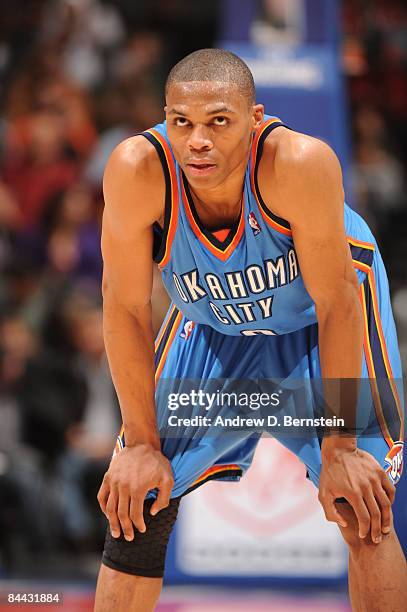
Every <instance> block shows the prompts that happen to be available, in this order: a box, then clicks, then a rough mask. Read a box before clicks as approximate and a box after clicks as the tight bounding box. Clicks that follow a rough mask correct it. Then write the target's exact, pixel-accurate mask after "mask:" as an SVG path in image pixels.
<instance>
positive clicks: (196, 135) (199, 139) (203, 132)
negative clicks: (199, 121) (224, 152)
mask: <svg viewBox="0 0 407 612" xmlns="http://www.w3.org/2000/svg"><path fill="white" fill-rule="evenodd" d="M188 147H189V149H190V151H198V152H201V151H210V150H211V149H213V142H212V140H211V138H210V131H209V129H208V128H207V127H206V126H204V125H196V126H195V127H194V128H193V129H192V132H191V135H190V137H189V139H188Z"/></svg>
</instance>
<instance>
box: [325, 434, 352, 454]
mask: <svg viewBox="0 0 407 612" xmlns="http://www.w3.org/2000/svg"><path fill="white" fill-rule="evenodd" d="M356 448H357V443H356V437H355V436H343V435H341V436H333V435H330V436H325V437H324V438H323V440H322V444H321V455H322V458H323V459H326V458H329V457H332V456H334V455H336V454H337V453H341V452H353V451H355V450H356Z"/></svg>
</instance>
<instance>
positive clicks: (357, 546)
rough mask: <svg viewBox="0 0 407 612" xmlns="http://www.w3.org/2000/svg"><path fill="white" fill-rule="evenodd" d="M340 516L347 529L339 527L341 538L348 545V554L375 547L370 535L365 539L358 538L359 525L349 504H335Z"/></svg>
mask: <svg viewBox="0 0 407 612" xmlns="http://www.w3.org/2000/svg"><path fill="white" fill-rule="evenodd" d="M335 505H336V507H337V509H338V511H339V512H340V514H341V515H342V516H343V517H344V518H345V520H346V522H347V527H339V529H340V530H341V533H342V537H343V539H344V540H345V542H346V544H347V545H348V548H349V551H350V552H356V551H359V550H361V549H363V548H366V547H367V546H377V544H375V543H374V542H373V541H372V538H371V536H370V533H368V534H367V536H366V537H365V538H361V537H360V536H359V523H358V520H357V518H356V515H355V513H354V512H353V509H352V507H351V506H350V505H349V504H335Z"/></svg>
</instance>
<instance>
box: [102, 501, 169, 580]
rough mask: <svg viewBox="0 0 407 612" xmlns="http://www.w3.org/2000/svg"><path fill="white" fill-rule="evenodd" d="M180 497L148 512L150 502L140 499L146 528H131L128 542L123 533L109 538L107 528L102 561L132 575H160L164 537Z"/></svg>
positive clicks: (163, 555) (162, 570)
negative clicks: (130, 537)
mask: <svg viewBox="0 0 407 612" xmlns="http://www.w3.org/2000/svg"><path fill="white" fill-rule="evenodd" d="M180 501H181V498H180V497H175V498H174V499H171V500H170V504H169V506H167V508H163V510H160V512H159V513H158V514H156V515H155V516H151V514H150V509H151V506H152V504H153V502H154V500H153V499H147V500H146V501H145V502H144V521H145V524H146V528H147V530H146V531H145V532H144V533H140V531H137V529H136V528H134V539H133V540H132V541H131V542H128V541H127V540H125V539H124V536H123V534H121V535H120V537H118V538H113V537H112V535H111V533H110V529H108V530H107V534H106V540H105V548H104V551H103V557H102V563H103V565H106V566H107V567H110V568H111V569H114V570H117V571H119V572H124V573H126V574H134V575H136V576H147V577H149V578H162V576H163V575H164V565H165V555H166V552H167V545H168V540H169V539H170V535H171V532H172V529H173V527H174V523H175V521H176V518H177V514H178V507H179V503H180Z"/></svg>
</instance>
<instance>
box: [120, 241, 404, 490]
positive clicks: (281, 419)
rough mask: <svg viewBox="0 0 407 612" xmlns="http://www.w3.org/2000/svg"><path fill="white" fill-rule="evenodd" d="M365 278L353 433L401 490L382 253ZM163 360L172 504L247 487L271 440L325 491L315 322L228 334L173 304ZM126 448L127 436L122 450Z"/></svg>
mask: <svg viewBox="0 0 407 612" xmlns="http://www.w3.org/2000/svg"><path fill="white" fill-rule="evenodd" d="M359 279H360V285H359V294H360V302H361V307H362V311H363V322H364V350H363V363H362V378H361V380H360V388H359V395H358V401H357V410H356V421H355V423H354V431H355V432H356V435H357V441H358V447H359V448H360V449H363V450H365V451H368V452H369V453H371V454H372V455H373V456H374V457H375V458H376V460H377V461H378V463H379V464H380V465H381V466H382V467H383V469H384V470H385V471H386V472H387V474H388V476H389V478H390V479H391V481H392V482H394V483H397V482H398V480H399V478H400V476H401V472H402V459H403V436H404V433H403V388H402V373H401V363H400V357H399V352H398V346H397V336H396V330H395V325H394V320H393V315H392V311H391V304H390V297H389V288H388V282H387V277H386V272H385V269H384V266H383V262H382V259H381V257H380V254H379V253H378V252H376V253H375V256H374V261H373V264H372V267H371V268H370V269H369V271H368V272H366V273H365V275H364V277H363V278H362V279H361V277H360V276H359ZM155 358H156V410H157V423H158V427H159V431H160V437H161V444H162V451H163V453H164V455H165V456H166V457H168V459H169V460H170V462H171V465H172V469H173V474H174V479H175V483H174V487H173V491H172V497H174V498H175V497H179V496H181V495H184V494H186V493H188V492H190V491H192V490H193V489H195V488H196V487H198V486H200V485H201V484H203V483H205V482H207V481H208V480H213V479H216V480H239V479H240V477H241V476H242V474H244V472H245V471H246V470H247V469H248V468H249V467H250V464H251V462H252V459H253V455H254V452H255V448H256V445H257V443H258V440H259V437H260V436H261V435H262V434H263V433H271V435H273V436H275V437H276V438H277V439H278V440H279V442H281V443H282V444H283V445H284V446H285V447H287V448H288V449H289V450H290V451H292V452H293V453H294V454H295V455H297V457H298V458H299V459H300V460H301V461H302V462H303V463H304V464H305V466H306V470H307V474H308V477H309V478H310V479H311V480H312V482H313V483H314V484H315V485H316V486H317V487H318V484H319V474H320V469H321V439H322V433H323V428H322V429H321V428H319V426H318V424H317V425H314V424H313V423H315V422H316V419H318V418H320V417H321V416H323V414H324V410H325V408H324V407H322V408H321V401H320V395H321V394H318V393H317V391H318V388H319V387H318V385H319V386H321V385H322V380H321V369H320V361H319V352H318V325H317V324H314V325H311V326H309V327H306V328H303V329H300V330H298V331H296V332H293V333H289V334H284V335H280V336H266V335H254V336H228V335H224V334H221V333H219V332H217V331H215V330H214V329H213V328H211V327H209V326H207V325H202V324H199V323H195V322H193V321H190V320H189V319H187V318H185V317H184V316H183V314H182V313H181V312H180V311H179V310H178V309H177V307H176V306H175V305H171V306H170V308H169V311H168V313H167V315H166V318H165V320H164V322H163V325H162V327H161V330H160V332H159V334H158V336H157V340H156V352H155ZM261 396H262V397H261ZM253 398H254V400H253ZM237 417H238V418H237ZM205 419H206V420H205ZM256 419H257V420H256ZM290 419H291V420H290ZM295 419H297V421H296V420H295ZM298 421H299V425H296V423H298ZM303 423H305V425H303ZM290 424H291V425H290ZM280 425H281V427H280ZM124 445H125V432H124V431H123V430H122V431H121V433H120V435H119V437H118V440H117V445H116V451H117V452H119V451H120V449H122V448H123V446H124ZM149 496H154V492H150V493H149Z"/></svg>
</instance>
